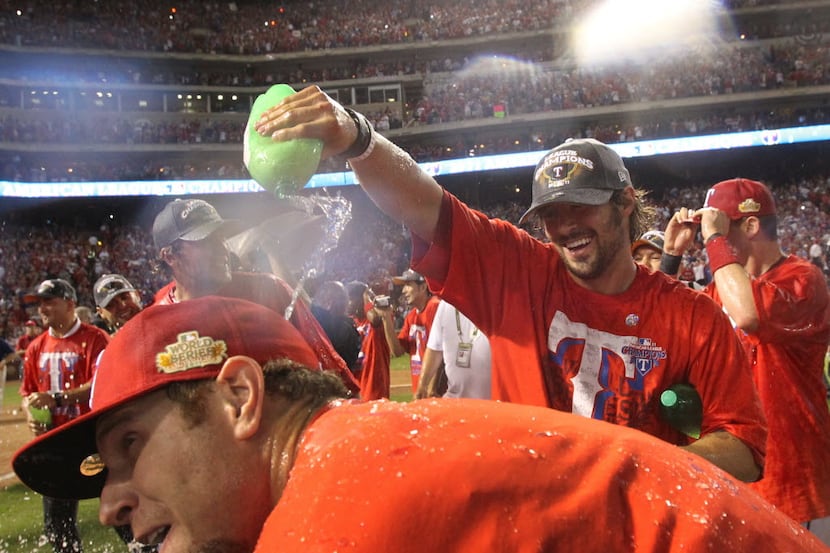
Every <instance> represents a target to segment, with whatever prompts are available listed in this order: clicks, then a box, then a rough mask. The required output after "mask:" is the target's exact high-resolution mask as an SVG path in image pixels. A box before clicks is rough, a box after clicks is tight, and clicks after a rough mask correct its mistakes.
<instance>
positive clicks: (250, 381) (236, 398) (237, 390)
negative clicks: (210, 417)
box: [216, 355, 265, 440]
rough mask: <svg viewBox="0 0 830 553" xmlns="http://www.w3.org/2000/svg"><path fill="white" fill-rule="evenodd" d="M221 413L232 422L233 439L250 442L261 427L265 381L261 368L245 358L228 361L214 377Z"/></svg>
mask: <svg viewBox="0 0 830 553" xmlns="http://www.w3.org/2000/svg"><path fill="white" fill-rule="evenodd" d="M216 387H217V390H218V391H219V396H220V398H221V400H222V401H223V409H224V410H225V413H226V415H227V416H228V417H230V419H231V421H232V423H231V424H232V425H233V427H234V436H235V437H237V438H238V439H241V440H245V439H248V438H251V437H252V436H253V435H254V434H256V432H257V431H258V430H259V427H260V425H261V424H262V410H263V402H264V400H265V377H264V376H263V374H262V367H261V366H260V365H259V363H257V362H256V361H254V360H253V359H251V358H250V357H246V356H244V355H237V356H234V357H231V358H230V359H228V360H227V361H225V364H224V365H223V366H222V370H221V371H219V374H218V375H217V376H216Z"/></svg>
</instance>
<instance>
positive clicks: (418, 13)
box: [0, 0, 819, 55]
mask: <svg viewBox="0 0 830 553" xmlns="http://www.w3.org/2000/svg"><path fill="white" fill-rule="evenodd" d="M595 3H596V2H595V0H567V1H554V0H547V1H542V2H539V1H531V0H507V1H497V0H488V1H485V2H481V1H472V0H464V1H456V2H452V3H440V4H436V3H433V2H427V1H423V0H418V1H411V0H397V1H383V2H379V1H377V0H350V1H348V2H345V1H343V0H324V1H308V2H294V3H285V4H281V5H280V4H273V3H269V2H257V3H250V2H239V3H236V2H229V3H219V2H199V1H197V0H187V1H183V2H177V3H176V5H175V6H169V5H168V4H164V3H161V2H156V1H150V0H143V1H138V2H95V3H75V2H54V3H53V2H47V1H44V0H38V1H32V2H27V3H26V7H25V9H20V8H19V7H18V6H17V5H16V4H15V3H13V2H11V1H9V0H4V1H3V2H2V3H0V14H2V19H0V42H2V43H6V44H12V45H17V46H50V47H71V48H99V49H100V48H105V49H110V50H138V51H161V52H206V53H207V52H209V53H217V54H236V55H257V54H269V53H278V52H301V51H308V50H322V49H332V48H355V47H367V46H373V45H380V44H400V43H412V42H423V41H435V40H450V39H461V38H468V37H476V36H490V35H496V34H505V33H510V32H520V31H531V30H546V29H550V28H557V27H559V26H562V25H563V24H566V23H567V22H568V21H569V20H570V19H571V17H572V16H573V14H574V13H577V12H581V11H583V10H585V9H586V8H588V7H590V6H591V5H593V4H595ZM782 3H783V2H781V1H780V0H779V1H776V2H757V1H752V0H747V1H734V2H728V6H729V8H730V9H731V10H736V9H742V8H745V7H757V6H770V5H779V4H782ZM136 22H138V23H139V25H138V27H137V26H136ZM818 24H819V22H818V21H817V20H816V18H815V17H812V16H811V15H810V14H803V15H802V16H801V17H800V18H797V19H794V20H789V21H787V22H784V23H782V24H780V25H773V26H769V27H768V26H759V25H757V24H752V25H750V26H749V27H748V28H746V29H739V31H740V32H741V33H742V34H744V35H747V36H749V37H753V38H755V37H758V36H759V35H761V34H763V36H767V37H768V36H781V35H792V34H810V33H813V32H816V26H817V25H818ZM136 28H138V32H136Z"/></svg>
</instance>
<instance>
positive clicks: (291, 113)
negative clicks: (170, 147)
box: [256, 86, 766, 481]
mask: <svg viewBox="0 0 830 553" xmlns="http://www.w3.org/2000/svg"><path fill="white" fill-rule="evenodd" d="M256 128H257V131H258V132H259V133H260V134H262V135H265V136H270V137H271V138H272V139H273V140H278V141H282V140H291V139H294V138H317V139H320V140H322V141H323V144H324V145H323V157H324V158H327V157H330V156H334V155H342V156H343V157H345V158H346V159H348V160H349V163H350V165H351V167H352V169H353V170H354V171H355V174H356V177H357V181H358V182H359V183H360V185H361V187H362V188H363V189H364V190H365V191H366V192H367V193H368V195H369V196H370V197H371V198H372V200H373V201H374V202H375V203H376V204H377V205H378V207H379V208H380V209H381V210H382V211H384V212H385V213H387V214H388V215H389V216H391V217H392V218H393V219H395V220H397V221H400V222H402V223H403V224H405V225H406V226H407V227H408V228H409V230H410V232H411V234H412V242H413V252H412V268H413V269H414V270H417V271H418V272H419V273H420V274H423V275H424V276H425V277H426V279H427V281H428V283H429V287H430V289H432V290H433V291H434V292H436V293H437V294H438V295H439V296H440V297H441V298H442V299H444V300H446V301H448V302H449V303H451V304H452V305H454V306H456V307H457V308H458V309H459V310H460V311H461V312H462V313H464V314H465V315H467V316H468V317H469V319H470V320H471V321H472V322H473V324H475V325H476V327H478V328H479V329H481V331H482V332H484V334H485V335H487V336H488V337H489V338H490V344H491V349H492V386H493V390H492V391H493V394H492V398H493V399H496V400H503V401H512V402H518V403H525V404H531V405H544V406H548V407H552V408H555V409H561V410H564V411H569V412H572V413H576V414H580V415H583V416H586V417H592V418H595V419H599V420H604V421H607V422H611V423H614V424H618V425H623V426H629V427H632V428H637V429H640V430H642V431H644V432H648V433H650V434H652V435H654V436H657V437H659V438H661V439H663V440H666V441H668V442H670V443H673V444H677V445H679V446H683V447H685V448H686V449H688V450H689V451H693V452H695V453H696V454H698V455H700V456H701V457H703V458H705V459H707V460H709V461H711V462H713V463H715V464H716V465H718V466H720V467H721V468H724V469H725V470H727V471H728V472H730V473H732V474H733V475H735V476H736V477H738V478H740V479H742V480H746V481H753V480H756V479H757V478H758V477H759V476H760V474H761V469H762V467H763V461H764V441H765V437H766V427H765V421H764V416H763V412H762V411H761V406H760V402H759V400H758V396H757V393H756V392H755V390H754V387H753V383H752V380H751V378H750V371H749V367H748V364H747V361H746V357H745V355H744V352H743V349H742V348H741V345H740V343H739V342H738V340H737V338H736V336H735V335H734V333H733V332H732V328H731V325H730V323H729V320H728V319H727V317H726V316H725V315H724V313H723V312H722V311H721V309H720V308H719V307H718V306H717V305H716V304H715V303H714V302H713V301H712V300H711V299H710V298H707V297H705V296H703V295H701V294H698V293H696V292H694V291H692V290H690V289H688V288H686V287H684V286H683V284H681V283H679V282H677V281H675V280H673V279H671V278H669V277H668V276H667V275H664V274H659V273H651V272H649V271H648V270H647V269H645V268H643V267H638V266H637V265H636V264H635V263H634V260H633V259H632V257H631V243H632V242H633V240H634V239H635V238H637V237H638V236H640V235H641V234H642V233H643V232H644V231H645V230H647V228H648V223H649V219H650V215H651V213H652V212H653V208H650V207H649V206H647V204H646V203H645V201H644V199H643V197H642V196H643V194H642V192H641V191H638V190H636V189H635V188H634V186H633V185H632V183H631V177H630V175H629V172H628V170H627V169H626V167H625V165H624V164H623V162H622V159H621V158H620V156H619V155H618V154H617V153H616V152H614V151H613V150H612V149H611V148H609V147H608V146H606V145H605V144H602V143H600V142H598V141H596V140H591V139H581V140H570V141H567V142H565V143H564V144H561V145H559V146H557V147H556V148H554V149H552V150H551V151H549V152H547V153H546V154H545V155H544V156H543V157H542V159H541V160H540V162H539V164H538V165H537V167H536V170H535V172H534V177H533V203H532V205H531V207H530V209H529V210H528V211H527V212H526V213H525V214H524V215H523V216H522V218H521V222H525V221H529V220H532V219H536V220H538V221H539V222H540V223H541V225H542V227H543V229H544V232H545V234H546V235H547V238H548V239H549V243H542V242H540V241H538V240H536V239H534V238H532V237H531V236H530V235H529V234H527V233H525V232H523V231H521V230H519V229H517V228H516V227H515V226H514V225H512V224H510V223H508V222H506V221H499V220H490V219H488V218H487V217H486V216H485V215H483V214H482V213H479V212H476V211H474V210H472V209H470V208H469V207H467V206H466V205H464V204H463V203H462V202H460V201H459V200H458V199H456V198H455V197H454V196H452V195H451V194H449V193H447V192H446V191H444V190H443V189H442V188H441V186H440V185H439V184H438V183H437V182H436V181H435V179H433V178H432V177H431V176H430V175H429V174H428V173H427V172H425V171H424V170H423V169H421V168H420V167H419V166H418V164H417V163H415V161H414V160H413V159H412V158H411V157H410V156H409V155H408V154H407V153H406V152H404V151H403V150H401V149H400V148H398V147H397V146H395V145H394V144H393V143H391V142H390V141H388V140H386V139H385V138H384V137H383V136H381V135H379V134H377V133H375V132H374V130H373V129H372V126H371V125H370V124H369V123H368V122H367V120H366V118H365V117H363V116H362V115H360V114H358V113H356V112H354V111H352V110H347V109H346V108H344V107H343V106H341V105H340V104H338V103H337V102H335V101H334V100H332V99H331V98H330V97H329V96H328V95H326V94H325V93H324V92H323V91H322V90H321V89H320V88H319V87H315V86H311V87H308V88H305V89H303V90H302V91H300V92H298V93H297V94H294V95H291V96H289V97H287V98H286V99H284V100H283V101H282V102H280V103H279V104H278V105H276V106H274V107H273V108H271V109H270V110H268V111H266V112H265V113H263V115H262V117H261V118H260V120H259V121H258V122H257V123H256ZM678 383H688V384H691V385H692V386H693V387H694V388H696V390H697V392H698V393H699V394H700V396H701V399H702V405H703V409H702V410H703V413H702V420H703V422H702V428H701V433H700V438H699V439H692V438H689V437H687V436H685V435H684V434H683V433H682V432H680V431H679V430H677V429H675V428H673V427H672V426H671V425H670V424H669V422H667V421H666V420H664V419H663V418H662V417H661V413H660V408H659V405H660V401H659V398H660V396H661V394H662V392H663V391H665V390H666V389H667V388H668V387H670V386H672V385H674V384H678Z"/></svg>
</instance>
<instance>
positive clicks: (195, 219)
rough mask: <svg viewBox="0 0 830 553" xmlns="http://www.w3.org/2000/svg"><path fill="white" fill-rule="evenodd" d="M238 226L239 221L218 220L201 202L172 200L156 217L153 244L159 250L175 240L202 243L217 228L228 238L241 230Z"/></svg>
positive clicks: (215, 212) (214, 211)
mask: <svg viewBox="0 0 830 553" xmlns="http://www.w3.org/2000/svg"><path fill="white" fill-rule="evenodd" d="M241 226H242V225H241V224H240V223H239V221H236V220H233V219H223V218H222V217H220V216H219V213H218V212H217V211H216V208H215V207H213V206H212V205H210V204H209V203H207V202H206V201H204V200H173V201H172V202H170V203H168V204H167V205H166V206H164V209H162V210H161V211H160V212H159V214H158V215H156V220H155V221H154V222H153V243H154V244H155V246H156V250H160V249H162V248H164V247H165V246H169V245H170V244H172V243H173V242H175V241H176V240H185V241H188V242H191V241H197V240H204V239H205V238H207V237H208V236H210V235H211V234H213V233H214V232H216V231H217V230H220V229H221V230H222V231H223V232H224V233H225V235H226V236H228V237H230V236H233V235H234V234H236V233H237V232H239V231H240V230H242V229H241Z"/></svg>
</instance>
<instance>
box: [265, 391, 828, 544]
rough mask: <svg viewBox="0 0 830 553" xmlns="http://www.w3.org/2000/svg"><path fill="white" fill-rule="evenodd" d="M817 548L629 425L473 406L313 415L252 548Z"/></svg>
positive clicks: (361, 406)
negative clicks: (274, 503)
mask: <svg viewBox="0 0 830 553" xmlns="http://www.w3.org/2000/svg"><path fill="white" fill-rule="evenodd" d="M635 550H636V551H637V552H638V553H688V552H694V553H725V552H729V553H782V552H785V551H787V552H796V551H797V552H799V553H818V552H820V551H827V549H826V547H824V546H823V545H821V544H820V543H819V541H818V540H817V539H816V538H815V536H813V535H811V534H810V533H809V532H807V531H806V530H805V529H804V528H802V527H801V526H799V525H798V524H797V523H796V522H794V521H793V520H791V519H789V518H788V517H787V516H785V515H784V514H783V513H781V512H780V511H779V510H777V509H775V508H774V507H773V506H772V505H770V504H769V503H767V502H766V501H764V500H763V499H762V498H761V497H760V496H759V495H758V494H756V493H755V492H753V491H752V490H751V489H750V488H749V487H747V486H745V485H744V484H742V483H741V482H738V481H737V480H735V479H734V478H732V477H730V476H729V475H727V474H726V473H725V472H723V471H722V470H720V469H718V468H717V467H715V466H714V465H712V464H710V463H707V462H705V461H703V460H701V458H700V457H698V456H697V455H694V454H692V453H689V452H686V451H683V450H681V449H679V448H676V447H674V446H671V445H669V444H666V443H665V442H663V441H661V440H657V439H655V438H653V437H651V436H648V435H647V434H644V433H642V432H637V431H634V430H631V429H628V428H620V427H617V426H612V425H610V424H606V423H603V422H599V421H595V420H590V419H586V418H584V417H577V416H574V415H571V414H569V413H562V412H558V411H555V410H551V409H541V408H538V407H530V406H525V405H515V404H506V403H497V402H494V401H487V400H471V399H428V400H420V401H414V402H410V403H406V404H402V403H397V402H390V401H373V402H368V403H357V404H345V405H341V406H337V407H332V408H330V409H328V410H327V411H325V412H323V414H322V415H320V416H318V417H317V418H316V419H315V420H313V421H312V422H311V424H310V425H309V427H308V428H307V429H306V431H305V432H304V434H303V437H302V439H301V441H300V443H299V445H298V447H297V456H296V459H295V461H294V464H293V466H292V468H291V472H290V475H289V478H288V482H287V484H286V486H285V489H284V490H283V492H282V495H281V497H280V499H279V502H278V504H277V505H276V507H275V508H274V509H273V511H272V512H271V515H270V516H269V517H268V519H267V521H266V522H265V524H264V526H263V529H262V532H261V534H260V537H259V543H258V544H257V547H256V549H255V552H256V553H272V552H274V551H290V552H291V553H331V552H332V551H344V552H345V551H348V552H349V553H377V552H380V551H394V552H395V553H423V552H429V553H455V552H465V553H466V552H483V551H499V552H511V553H512V552H517V553H531V552H532V553H538V552H555V551H561V552H580V553H630V552H632V551H635Z"/></svg>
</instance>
